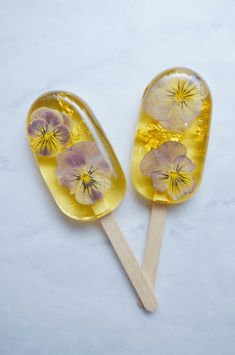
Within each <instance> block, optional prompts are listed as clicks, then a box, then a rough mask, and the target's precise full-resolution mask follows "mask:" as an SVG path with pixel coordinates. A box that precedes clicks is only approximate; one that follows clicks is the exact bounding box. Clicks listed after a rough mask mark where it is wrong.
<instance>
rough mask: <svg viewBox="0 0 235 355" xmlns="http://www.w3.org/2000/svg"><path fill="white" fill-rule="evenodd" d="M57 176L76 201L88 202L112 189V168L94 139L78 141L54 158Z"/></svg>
mask: <svg viewBox="0 0 235 355" xmlns="http://www.w3.org/2000/svg"><path fill="white" fill-rule="evenodd" d="M57 162H58V167H57V169H56V176H57V178H58V180H59V182H60V184H61V185H63V186H65V187H67V188H68V189H69V190H70V193H71V194H72V195H75V198H76V200H77V201H78V202H79V203H81V204H84V205H90V204H93V203H94V202H96V201H97V200H99V199H101V198H102V197H103V194H104V192H106V191H107V190H109V189H110V188H111V175H112V171H111V168H110V165H109V164H108V163H107V161H106V160H105V159H104V158H103V156H102V154H101V152H100V150H99V149H98V147H97V145H96V143H95V142H93V141H86V142H80V143H77V144H75V145H74V146H71V147H69V148H67V149H66V150H65V151H64V152H63V153H61V154H60V155H59V156H58V157H57Z"/></svg>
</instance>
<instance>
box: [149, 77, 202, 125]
mask: <svg viewBox="0 0 235 355" xmlns="http://www.w3.org/2000/svg"><path fill="white" fill-rule="evenodd" d="M207 95H208V90H207V87H206V85H205V84H204V82H202V81H201V80H200V79H199V78H197V77H196V76H193V75H190V74H186V73H184V74H183V73H180V72H179V73H171V74H168V75H164V76H163V77H162V78H160V79H159V80H157V81H156V83H155V84H153V85H152V86H151V87H150V89H149V90H147V91H146V93H145V95H144V97H143V108H144V111H145V112H146V113H147V114H149V115H150V116H151V117H152V118H154V119H156V120H158V121H159V122H160V123H161V125H162V126H163V127H164V128H166V129H168V130H170V131H176V132H179V131H184V130H185V129H186V128H187V127H188V125H189V124H190V123H191V122H192V121H193V120H194V119H195V118H197V117H198V116H199V114H200V113H201V110H202V105H203V102H204V99H205V97H206V96H207Z"/></svg>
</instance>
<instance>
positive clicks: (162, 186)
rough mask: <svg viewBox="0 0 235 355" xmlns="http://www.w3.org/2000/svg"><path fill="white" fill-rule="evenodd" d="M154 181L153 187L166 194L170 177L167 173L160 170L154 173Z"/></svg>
mask: <svg viewBox="0 0 235 355" xmlns="http://www.w3.org/2000/svg"><path fill="white" fill-rule="evenodd" d="M151 177H152V181H153V187H154V188H155V189H156V190H158V191H160V192H164V191H166V190H167V187H168V177H167V174H166V172H164V171H162V170H159V171H154V172H153V173H152V176H151Z"/></svg>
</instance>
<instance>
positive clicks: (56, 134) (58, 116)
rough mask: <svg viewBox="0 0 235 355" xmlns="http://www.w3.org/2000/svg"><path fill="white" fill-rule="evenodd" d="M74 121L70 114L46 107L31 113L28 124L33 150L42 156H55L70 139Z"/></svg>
mask: <svg viewBox="0 0 235 355" xmlns="http://www.w3.org/2000/svg"><path fill="white" fill-rule="evenodd" d="M71 125H72V121H71V119H70V117H69V116H67V115H65V114H64V113H61V112H59V111H57V110H53V109H49V108H46V107H42V108H39V109H37V110H35V111H34V112H33V113H32V114H31V121H30V124H29V126H28V133H29V136H30V141H31V146H32V149H33V151H34V152H35V153H36V154H38V155H42V156H55V155H56V154H58V153H60V152H61V150H62V149H63V147H64V146H66V145H67V144H68V142H69V140H70V129H71Z"/></svg>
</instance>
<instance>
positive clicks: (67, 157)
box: [27, 91, 126, 220]
mask: <svg viewBox="0 0 235 355" xmlns="http://www.w3.org/2000/svg"><path fill="white" fill-rule="evenodd" d="M27 133H28V138H29V142H30V146H31V149H32V151H33V153H34V156H35V159H36V161H37V164H38V167H39V169H40V171H41V174H42V176H43V178H44V180H45V182H46V184H47V186H48V188H49V190H50V192H51V194H52V196H53V197H54V199H55V201H56V203H57V205H58V207H59V208H60V209H61V211H62V212H63V213H65V214H66V215H67V216H69V217H71V218H74V219H77V220H92V219H97V218H99V217H102V216H104V215H106V214H107V213H109V212H111V211H113V210H114V209H115V208H116V207H117V206H118V205H119V204H120V202H121V201H122V199H123V196H124V194H125V186H126V183H125V177H124V174H123V171H122V169H121V167H120V164H119V162H118V160H117V158H116V155H115V153H114V151H113V149H112V147H111V145H110V143H109V141H108V140H107V137H106V136H105V134H104V132H103V130H102V128H101V127H100V125H99V123H98V122H97V120H96V118H95V116H94V114H93V113H92V111H91V109H90V108H89V107H88V105H87V104H86V103H85V102H84V101H83V100H81V99H80V98H79V97H78V96H75V95H73V94H71V93H67V92H62V91H55V92H49V93H47V94H44V95H42V96H41V97H39V98H38V99H37V100H36V101H35V102H34V103H33V105H32V106H31V108H30V110H29V112H28V116H27Z"/></svg>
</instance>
